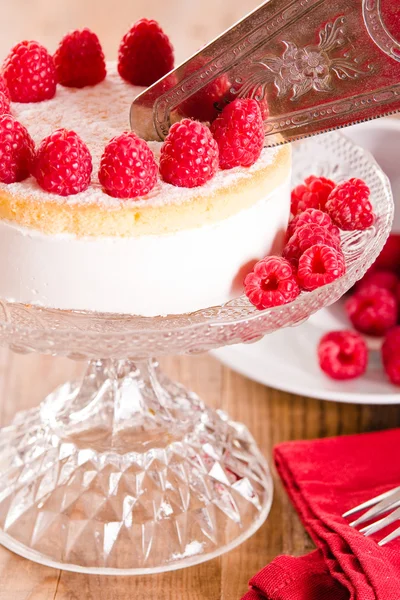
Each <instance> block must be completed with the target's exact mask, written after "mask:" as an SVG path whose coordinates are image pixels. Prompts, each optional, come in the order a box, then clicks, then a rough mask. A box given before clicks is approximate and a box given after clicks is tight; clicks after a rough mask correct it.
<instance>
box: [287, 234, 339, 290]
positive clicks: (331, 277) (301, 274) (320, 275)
mask: <svg viewBox="0 0 400 600" xmlns="http://www.w3.org/2000/svg"><path fill="white" fill-rule="evenodd" d="M345 272H346V263H345V262H344V257H343V254H342V253H341V251H340V250H337V249H336V248H331V247H330V246H327V245H326V244H318V245H316V246H311V248H308V250H306V251H305V252H304V253H303V254H302V255H301V257H300V260H299V267H298V270H297V278H298V281H299V285H300V287H301V288H303V289H304V290H309V291H311V290H315V289H317V288H319V287H321V286H323V285H326V284H328V283H332V281H335V279H338V278H339V277H341V276H342V275H344V274H345Z"/></svg>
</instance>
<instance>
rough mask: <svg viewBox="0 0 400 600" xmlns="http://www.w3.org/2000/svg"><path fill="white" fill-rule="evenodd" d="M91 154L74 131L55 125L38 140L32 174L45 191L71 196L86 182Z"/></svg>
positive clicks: (90, 164) (88, 179)
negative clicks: (56, 127) (51, 131)
mask: <svg viewBox="0 0 400 600" xmlns="http://www.w3.org/2000/svg"><path fill="white" fill-rule="evenodd" d="M91 174H92V157H91V155H90V152H89V150H88V148H87V146H86V144H85V143H84V142H83V141H82V140H81V138H80V137H79V136H78V134H77V133H75V131H68V130H67V129H57V130H56V131H54V132H53V133H52V134H51V135H49V136H47V137H46V138H44V140H42V142H41V143H40V145H39V147H38V149H37V152H36V155H35V159H34V165H33V175H34V177H35V178H36V180H37V182H38V184H39V185H40V187H41V188H42V189H44V190H46V192H51V193H53V194H58V195H59V196H72V195H73V194H78V193H79V192H83V191H85V190H86V189H87V188H88V187H89V184H90V177H91Z"/></svg>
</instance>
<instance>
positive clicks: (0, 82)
mask: <svg viewBox="0 0 400 600" xmlns="http://www.w3.org/2000/svg"><path fill="white" fill-rule="evenodd" d="M0 92H3V94H4V95H5V96H6V97H7V98H8V100H10V92H9V91H8V87H7V83H6V80H5V79H4V77H3V75H0Z"/></svg>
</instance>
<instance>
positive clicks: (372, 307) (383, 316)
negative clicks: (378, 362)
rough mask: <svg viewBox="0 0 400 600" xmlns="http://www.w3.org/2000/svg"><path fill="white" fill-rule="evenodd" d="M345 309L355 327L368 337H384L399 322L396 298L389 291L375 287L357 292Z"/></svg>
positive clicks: (368, 287)
mask: <svg viewBox="0 0 400 600" xmlns="http://www.w3.org/2000/svg"><path fill="white" fill-rule="evenodd" d="M345 307H346V312H347V315H348V317H349V319H350V321H351V323H352V325H353V327H355V329H357V330H358V331H361V332H362V333H365V334H367V335H371V336H381V335H384V334H385V333H386V331H388V329H390V328H391V327H393V326H394V325H396V322H397V302H396V298H395V297H394V295H393V294H392V293H391V292H389V291H388V290H385V289H384V288H379V287H376V286H374V285H370V286H365V287H364V288H362V289H361V290H360V291H358V292H356V293H355V294H354V295H353V296H352V297H351V298H349V299H348V300H347V302H346V304H345Z"/></svg>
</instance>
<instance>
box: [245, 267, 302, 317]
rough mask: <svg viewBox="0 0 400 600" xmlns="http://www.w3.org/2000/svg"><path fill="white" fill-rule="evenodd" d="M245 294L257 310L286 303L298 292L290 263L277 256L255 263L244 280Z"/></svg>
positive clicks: (294, 297) (293, 298) (295, 296)
mask: <svg viewBox="0 0 400 600" xmlns="http://www.w3.org/2000/svg"><path fill="white" fill-rule="evenodd" d="M244 289H245V294H246V296H247V297H248V299H249V300H250V302H251V303H252V304H254V306H255V307H256V308H258V309H259V310H264V309H265V308H271V307H273V306H280V305H282V304H288V303H289V302H292V301H293V300H295V299H296V298H297V296H298V295H299V293H300V290H299V286H298V285H297V281H296V277H295V274H294V271H293V268H292V265H291V264H290V263H289V262H288V261H287V260H285V259H284V258H281V257H279V256H267V257H266V258H263V259H262V260H260V261H259V262H258V263H256V264H255V266H254V269H253V271H252V272H251V273H249V274H248V275H247V277H246V279H245V280H244Z"/></svg>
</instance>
